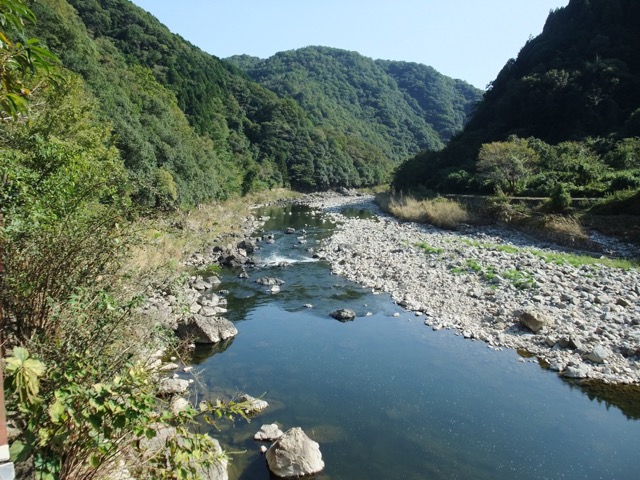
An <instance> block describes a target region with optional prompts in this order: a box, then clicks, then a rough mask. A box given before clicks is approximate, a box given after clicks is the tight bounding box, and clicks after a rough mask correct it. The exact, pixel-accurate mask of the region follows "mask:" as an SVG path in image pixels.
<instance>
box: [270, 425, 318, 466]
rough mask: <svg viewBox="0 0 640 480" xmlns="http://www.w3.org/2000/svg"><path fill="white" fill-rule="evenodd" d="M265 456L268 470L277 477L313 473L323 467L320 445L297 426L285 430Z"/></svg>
mask: <svg viewBox="0 0 640 480" xmlns="http://www.w3.org/2000/svg"><path fill="white" fill-rule="evenodd" d="M265 456H266V458H267V464H268V466H269V470H271V472H272V473H273V474H274V475H276V476H277V477H283V478H286V477H301V476H306V475H313V474H315V473H318V472H320V471H322V470H323V469H324V461H323V460H322V453H321V452H320V445H318V443H316V442H314V441H313V440H311V439H310V438H309V437H308V436H307V435H306V434H305V433H304V432H303V431H302V429H301V428H299V427H295V428H292V429H290V430H287V431H286V432H285V433H284V434H283V435H282V437H280V438H279V439H278V440H276V442H275V443H273V445H271V447H269V449H268V450H267V453H266V455H265Z"/></svg>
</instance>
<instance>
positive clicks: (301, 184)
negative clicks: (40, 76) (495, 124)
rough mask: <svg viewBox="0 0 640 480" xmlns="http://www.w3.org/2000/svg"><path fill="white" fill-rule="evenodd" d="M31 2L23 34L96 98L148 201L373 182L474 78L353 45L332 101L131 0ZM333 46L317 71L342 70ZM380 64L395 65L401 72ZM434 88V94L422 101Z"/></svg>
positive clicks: (449, 111)
mask: <svg viewBox="0 0 640 480" xmlns="http://www.w3.org/2000/svg"><path fill="white" fill-rule="evenodd" d="M32 7H33V11H34V13H35V15H36V17H37V18H38V22H37V23H36V24H35V25H34V26H31V27H30V29H31V31H30V34H31V35H33V36H35V37H37V38H39V39H40V40H41V41H42V43H43V45H45V46H47V47H48V48H49V49H50V50H51V51H52V52H53V53H55V54H56V55H57V56H58V58H59V59H60V62H61V65H62V66H63V67H64V69H65V71H66V72H68V73H70V74H71V73H73V74H74V75H77V76H78V78H79V81H81V83H82V88H83V89H84V90H86V92H85V94H83V95H86V94H89V95H90V96H91V97H93V98H94V99H95V102H96V108H97V110H98V112H97V114H96V115H97V117H98V118H99V119H101V120H102V121H104V122H106V123H107V124H108V125H109V126H110V128H112V130H113V135H112V138H113V143H114V146H115V147H116V149H117V150H118V152H119V153H120V156H121V158H122V160H123V161H124V164H125V167H126V169H127V171H128V172H129V176H130V179H131V183H130V187H131V188H132V190H133V191H132V192H131V195H132V197H133V198H134V200H135V201H136V202H137V203H140V204H143V205H148V206H152V207H159V208H175V207H177V206H181V205H182V206H185V207H188V206H192V205H196V204H199V203H201V202H205V201H209V200H212V199H221V198H226V197H229V196H233V195H238V194H245V193H248V192H251V191H257V190H261V189H268V188H272V187H277V186H287V187H292V188H295V189H300V190H313V189H326V188H330V187H335V186H348V187H352V186H370V185H376V184H380V183H383V182H386V181H388V180H389V179H390V175H391V173H392V170H393V168H394V166H396V165H397V164H398V163H399V162H400V161H402V160H404V159H406V158H407V157H408V156H410V155H414V154H416V153H417V152H419V151H420V150H422V149H439V148H442V146H443V144H444V141H445V140H446V139H447V138H448V137H450V136H451V134H452V133H454V132H457V131H459V130H460V129H461V128H462V125H463V123H464V121H465V120H466V114H467V113H468V112H469V110H470V108H471V105H472V104H473V103H474V101H475V100H477V99H478V92H477V90H475V89H473V87H471V86H469V85H466V84H464V83H463V82H457V81H453V80H450V79H447V78H446V77H443V76H442V75H439V74H438V73H437V72H435V71H433V70H430V69H427V67H424V68H425V69H426V70H421V69H422V66H412V67H411V68H404V67H401V66H398V65H396V66H394V65H378V64H375V63H373V62H372V61H370V60H368V59H364V57H360V56H357V55H356V54H353V55H351V57H352V58H353V59H361V60H358V62H357V63H358V65H352V66H351V74H352V76H357V77H359V78H360V81H359V82H355V78H350V79H347V80H346V81H343V82H342V83H336V84H335V85H334V86H333V87H332V88H336V89H337V90H335V92H334V94H335V95H337V100H336V99H334V100H332V102H324V103H323V102H322V101H321V102H316V103H313V102H311V103H310V102H303V101H300V97H296V96H295V95H290V94H289V92H287V90H286V88H285V87H284V86H283V85H280V86H278V85H276V83H275V82H271V83H270V84H268V85H266V86H267V88H265V86H262V85H260V84H258V83H256V82H254V81H253V80H251V79H250V78H249V77H248V76H247V75H246V74H245V73H244V72H242V71H241V70H240V69H239V68H237V67H236V66H234V65H232V64H231V63H229V62H225V61H222V60H220V59H218V58H216V57H214V56H212V55H209V54H207V53H205V52H203V51H202V50H200V49H199V48H197V47H196V46H194V45H191V44H190V43H189V42H187V41H185V40H184V39H182V38H181V37H180V36H178V35H174V34H172V33H171V32H170V31H169V30H168V29H167V28H166V27H165V26H164V25H162V24H161V23H160V22H158V21H157V20H156V19H155V18H154V17H153V16H152V15H150V14H148V13H146V12H145V11H143V10H142V9H140V8H138V7H137V6H135V5H133V4H132V3H131V2H129V1H128V0H108V1H107V0H82V1H80V0H42V1H38V2H33V3H32ZM311 53H313V52H311ZM336 55H337V54H336ZM285 56H286V54H285ZM331 58H332V56H331V55H320V54H319V53H318V55H317V56H316V61H317V62H319V63H318V65H317V71H319V72H320V71H324V72H326V75H328V76H330V77H332V78H333V77H338V76H339V75H341V74H342V73H340V71H339V70H337V69H336V68H337V67H336V65H335V62H334V63H331V62H330V61H331ZM356 66H357V67H358V68H355V67H356ZM385 70H389V71H391V70H393V71H396V70H398V76H399V78H400V80H399V81H398V82H396V81H395V80H393V79H392V78H391V77H390V76H389V75H387V74H386V73H385ZM410 70H415V71H416V74H407V72H408V71H410ZM342 71H344V68H343V67H342ZM425 72H426V73H425ZM295 74H296V71H292V75H295ZM423 77H425V78H426V77H432V78H433V79H434V81H433V82H431V84H430V85H429V86H427V87H425V88H424V89H422V90H421V91H419V92H418V95H417V96H416V98H415V99H414V98H413V97H412V96H411V94H410V93H409V92H415V90H416V87H415V84H416V83H419V82H420V79H421V78H423ZM349 82H351V83H353V85H349ZM400 84H403V85H404V88H403V89H400ZM436 85H437V86H438V87H436ZM440 86H442V88H439V87H440ZM270 88H271V89H273V91H272V90H271V89H270ZM313 88H314V85H310V86H308V87H307V89H306V92H307V93H310V92H311V91H312V90H313ZM440 91H442V95H439V94H440ZM390 92H391V93H390ZM436 94H438V95H439V96H440V97H441V98H439V99H438V100H433V101H432V102H429V101H428V97H429V96H430V95H436ZM311 96H312V95H311ZM323 96H324V98H326V95H324V94H323ZM365 98H366V102H365V101H364V99H365ZM449 98H450V99H451V100H450V101H449V100H448V99H449ZM443 99H447V100H446V101H443ZM409 104H411V106H408V105H409ZM345 106H348V107H345ZM325 107H326V109H328V110H326V112H325V113H327V114H328V115H329V118H328V119H327V121H320V120H319V119H320V116H319V115H318V114H317V110H314V109H315V108H325ZM372 112H373V114H372ZM367 117H373V118H375V119H376V121H375V122H370V121H369V122H367V121H366V118H367ZM432 123H433V126H432ZM434 128H436V129H437V133H436V131H434Z"/></svg>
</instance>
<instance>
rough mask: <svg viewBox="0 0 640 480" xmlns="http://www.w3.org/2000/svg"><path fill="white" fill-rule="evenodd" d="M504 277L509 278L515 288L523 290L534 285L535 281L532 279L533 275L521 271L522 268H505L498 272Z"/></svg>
mask: <svg viewBox="0 0 640 480" xmlns="http://www.w3.org/2000/svg"><path fill="white" fill-rule="evenodd" d="M500 276H501V277H502V278H504V279H507V280H509V281H510V282H511V283H512V284H513V285H514V286H515V287H516V288H518V289H520V290H525V289H529V288H533V287H535V286H536V281H535V280H534V279H533V275H531V273H529V272H523V271H522V270H516V269H511V270H506V271H504V272H502V273H501V274H500Z"/></svg>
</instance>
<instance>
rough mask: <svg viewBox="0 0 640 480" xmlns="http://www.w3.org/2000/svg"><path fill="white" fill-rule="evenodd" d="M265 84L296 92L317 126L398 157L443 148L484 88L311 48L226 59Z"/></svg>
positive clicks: (411, 67) (424, 70)
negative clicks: (268, 56)
mask: <svg viewBox="0 0 640 480" xmlns="http://www.w3.org/2000/svg"><path fill="white" fill-rule="evenodd" d="M227 60H228V61H230V62H232V63H234V64H235V65H236V66H238V67H239V68H241V69H243V70H244V71H246V72H247V74H248V75H249V76H250V77H251V78H252V79H254V80H256V81H257V82H259V83H260V84H261V85H263V86H265V87H267V88H269V89H270V90H272V91H274V92H276V93H278V94H279V95H280V96H283V97H289V98H293V99H295V100H296V101H297V102H298V104H299V105H300V106H302V108H303V109H304V110H305V111H306V112H307V113H308V114H309V116H310V117H311V118H312V120H313V122H314V124H315V125H317V126H319V127H321V128H324V129H327V130H331V131H333V132H335V133H336V134H338V135H344V136H347V137H351V136H355V137H357V138H360V139H362V140H365V141H366V142H367V143H368V144H369V145H371V146H373V147H375V148H376V149H378V150H380V151H381V152H382V153H383V154H384V155H385V156H387V157H389V158H392V159H393V160H394V161H396V162H398V161H401V160H404V159H405V158H407V157H408V156H409V155H412V154H415V153H416V152H417V151H419V150H424V149H428V150H439V149H440V148H442V146H443V145H444V144H445V143H446V142H447V141H448V140H449V138H450V137H451V136H452V135H453V134H455V133H457V132H459V131H460V130H461V129H462V127H463V126H464V124H465V122H466V120H467V116H468V114H469V113H470V111H471V110H472V108H473V106H474V105H475V103H476V102H477V101H479V100H480V98H481V92H480V90H478V89H476V88H475V87H473V86H471V85H469V84H467V83H465V82H463V81H461V80H453V79H451V78H449V77H446V76H444V75H442V74H440V73H438V72H437V71H436V70H434V69H433V68H431V67H427V66H425V65H419V64H415V63H405V62H391V61H383V60H375V61H374V60H372V59H370V58H367V57H364V56H362V55H360V54H358V53H356V52H350V51H346V50H340V49H335V48H328V47H306V48H301V49H298V50H290V51H286V52H280V53H277V54H275V55H274V56H272V57H270V58H268V59H264V60H263V59H259V58H255V57H248V56H246V55H240V56H235V57H231V58H228V59H227Z"/></svg>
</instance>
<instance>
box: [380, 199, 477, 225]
mask: <svg viewBox="0 0 640 480" xmlns="http://www.w3.org/2000/svg"><path fill="white" fill-rule="evenodd" d="M376 202H377V203H378V205H380V208H382V209H383V210H384V211H386V212H388V213H390V214H391V215H393V216H394V217H396V218H399V219H400V220H405V221H409V222H418V223H430V224H432V225H435V226H436V227H440V228H445V229H447V230H455V229H457V228H458V226H459V225H460V224H461V223H465V222H467V221H468V219H469V215H468V213H467V211H466V209H465V208H464V207H463V206H462V205H460V204H459V203H458V202H455V201H453V200H449V199H447V198H436V199H430V200H416V199H415V198H414V197H412V196H404V195H399V196H392V195H390V194H388V193H387V194H379V195H377V196H376Z"/></svg>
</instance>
